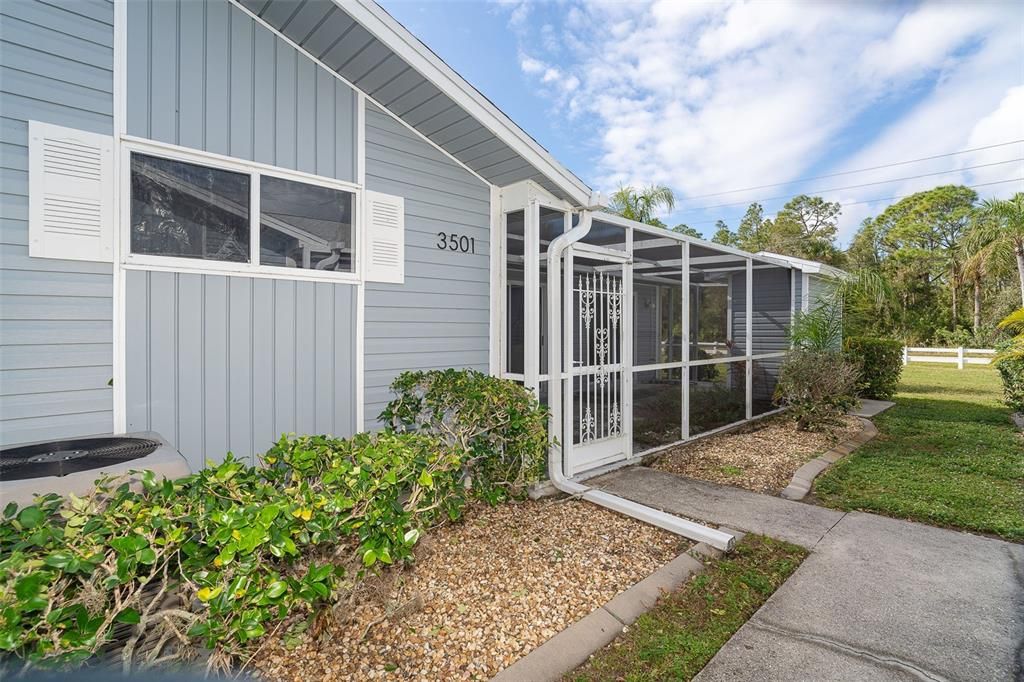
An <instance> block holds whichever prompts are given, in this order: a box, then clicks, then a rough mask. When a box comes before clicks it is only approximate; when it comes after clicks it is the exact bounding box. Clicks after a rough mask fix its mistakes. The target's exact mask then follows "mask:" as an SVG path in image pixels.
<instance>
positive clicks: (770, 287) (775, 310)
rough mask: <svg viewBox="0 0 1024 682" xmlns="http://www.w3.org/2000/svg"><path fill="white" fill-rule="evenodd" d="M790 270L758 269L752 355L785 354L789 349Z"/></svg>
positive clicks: (755, 272)
mask: <svg viewBox="0 0 1024 682" xmlns="http://www.w3.org/2000/svg"><path fill="white" fill-rule="evenodd" d="M789 273H790V271H789V270H788V269H786V268H770V269H763V270H754V287H753V289H754V319H753V351H752V353H751V354H752V355H761V354H764V353H781V352H784V351H786V350H788V349H789V321H790V316H791V315H792V310H791V308H790V294H791V288H790V287H791V285H790V282H789ZM745 293H746V292H744V295H745ZM734 295H735V290H734Z"/></svg>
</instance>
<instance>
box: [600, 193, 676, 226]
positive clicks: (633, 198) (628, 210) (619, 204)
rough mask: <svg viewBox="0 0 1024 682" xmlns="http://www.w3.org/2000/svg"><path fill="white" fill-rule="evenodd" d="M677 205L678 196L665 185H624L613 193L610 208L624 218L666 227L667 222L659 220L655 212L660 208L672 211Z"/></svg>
mask: <svg viewBox="0 0 1024 682" xmlns="http://www.w3.org/2000/svg"><path fill="white" fill-rule="evenodd" d="M675 207H676V197H675V195H674V194H673V193H672V190H671V189H670V188H668V187H666V186H665V185H650V186H648V187H643V188H641V189H640V190H636V189H634V188H633V187H628V186H623V187H619V189H618V190H616V191H615V193H614V194H612V196H611V203H609V205H608V210H609V211H611V212H612V213H617V214H619V215H620V216H622V217H623V218H629V219H630V220H636V221H637V222H641V223H647V224H648V225H657V226H658V227H665V223H663V222H661V221H660V220H658V218H657V216H655V215H654V214H655V212H657V211H658V209H662V208H663V209H665V210H667V211H671V210H672V209H674V208H675Z"/></svg>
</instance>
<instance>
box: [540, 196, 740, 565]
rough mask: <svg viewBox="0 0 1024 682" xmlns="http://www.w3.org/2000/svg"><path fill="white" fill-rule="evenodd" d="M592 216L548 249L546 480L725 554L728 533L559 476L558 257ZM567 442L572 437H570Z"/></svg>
mask: <svg viewBox="0 0 1024 682" xmlns="http://www.w3.org/2000/svg"><path fill="white" fill-rule="evenodd" d="M592 220H593V216H592V214H591V212H590V211H587V210H584V211H582V213H581V214H580V223H579V225H577V226H576V227H574V228H572V229H571V230H569V231H568V232H565V233H563V234H561V235H559V236H558V237H556V238H555V239H554V240H553V241H552V242H551V244H549V245H548V311H549V313H548V377H549V378H550V380H549V381H548V403H549V405H550V408H551V420H550V422H549V428H550V435H551V436H553V437H554V438H553V440H555V441H557V442H554V443H552V445H551V446H550V447H549V448H548V478H549V479H550V480H551V483H552V485H554V486H555V488H557V489H558V490H560V491H562V492H564V493H567V494H569V495H574V496H577V497H582V498H583V499H584V500H587V501H588V502H593V503H594V504H596V505H598V506H601V507H606V508H608V509H611V510H613V511H617V512H619V513H620V514H625V515H626V516H631V517H633V518H635V519H639V520H641V521H644V522H646V523H650V524H652V525H654V526H658V527H659V528H664V529H665V530H668V531H671V532H673V533H676V534H677V535H682V536H683V537H686V538H690V539H691V540H697V541H698V542H706V543H707V544H709V545H711V546H712V547H715V548H717V549H721V550H725V551H729V550H731V549H732V548H733V544H734V543H735V542H736V538H735V537H734V536H732V535H730V534H729V533H723V532H722V531H719V530H715V529H714V528H708V527H707V526H703V525H701V524H699V523H694V522H693V521H687V520H685V519H681V518H679V517H678V516H673V515H672V514H666V513H665V512H663V511H659V510H657V509H654V508H652V507H647V506H645V505H642V504H638V503H636V502H633V501H631V500H627V499H624V498H622V497H618V496H617V495H612V494H610V493H607V492H604V491H603V490H597V489H595V488H591V487H590V486H586V485H583V484H582V483H577V482H576V481H573V480H571V479H569V478H566V476H565V475H564V473H563V462H562V446H561V445H560V444H561V443H562V442H564V439H563V437H564V434H563V433H562V432H561V431H562V428H561V427H562V381H563V377H562V374H563V370H562V324H563V320H562V315H556V314H555V311H558V310H561V309H562V306H561V301H560V300H559V298H558V297H559V294H560V292H561V286H559V280H558V278H559V277H560V276H561V275H562V253H563V252H564V251H565V249H566V248H567V247H568V246H569V245H570V244H573V243H575V242H577V241H579V240H580V239H582V238H583V237H584V236H585V235H586V234H587V233H588V232H590V225H591V222H592ZM624 304H625V305H632V302H631V301H626V302H624ZM565 314H572V313H571V311H564V312H563V315H565ZM568 437H569V438H571V437H572V435H571V434H570V435H569V436H568Z"/></svg>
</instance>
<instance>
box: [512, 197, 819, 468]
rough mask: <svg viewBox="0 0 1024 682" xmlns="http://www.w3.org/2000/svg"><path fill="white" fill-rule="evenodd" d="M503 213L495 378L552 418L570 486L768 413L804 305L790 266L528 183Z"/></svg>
mask: <svg viewBox="0 0 1024 682" xmlns="http://www.w3.org/2000/svg"><path fill="white" fill-rule="evenodd" d="M502 211H503V221H502V224H503V229H504V240H503V262H504V268H503V271H502V283H501V284H502V288H503V289H504V291H505V296H504V300H503V306H502V311H501V317H502V336H501V352H502V358H503V367H502V372H503V375H504V376H506V377H508V378H511V379H514V380H517V381H520V382H523V383H524V384H525V385H526V386H528V387H530V388H531V389H534V390H535V391H536V392H537V394H538V396H539V397H540V399H541V401H542V402H545V403H546V404H548V405H549V407H550V408H551V410H552V415H553V418H552V435H553V436H554V437H555V438H557V439H558V441H559V443H560V447H561V448H562V454H563V457H562V461H563V463H564V468H565V474H566V475H567V476H576V477H580V476H586V475H588V474H592V473H594V472H599V471H601V470H604V469H607V468H608V467H610V466H614V465H617V464H620V463H623V462H628V461H630V460H633V459H635V458H637V457H639V456H640V455H643V454H645V453H650V452H653V451H656V450H658V449H661V448H664V447H667V446H670V445H673V444H676V443H680V442H683V441H686V440H689V439H693V438H697V437H700V436H703V435H707V434H709V433H713V432H715V431H717V430H721V429H724V428H727V427H729V426H732V425H734V424H736V423H738V422H742V421H745V420H748V419H753V418H757V417H760V416H763V415H765V414H768V413H770V412H772V411H774V410H775V409H776V408H775V406H774V404H773V402H772V396H773V393H774V390H775V383H776V380H777V377H778V371H779V367H780V365H781V363H782V360H783V358H784V356H785V354H786V352H787V350H788V348H789V341H788V329H789V325H790V321H791V319H792V315H793V309H794V308H793V302H794V301H796V300H799V297H798V292H797V291H796V287H797V286H798V285H799V284H798V283H799V277H797V276H794V271H793V270H792V269H791V267H790V265H789V264H788V263H786V262H783V261H780V260H776V259H772V258H770V257H765V256H757V255H754V254H750V253H745V252H742V251H739V250H737V249H732V248H729V247H725V246H721V245H718V244H712V243H710V242H706V241H703V240H698V239H693V238H690V237H686V236H683V235H681V234H678V233H674V232H671V231H669V230H665V229H662V228H657V227H651V226H648V225H643V224H641V223H637V222H634V221H630V220H626V219H624V218H621V217H619V216H615V215H610V214H607V213H603V212H599V211H573V210H571V209H570V207H568V206H567V205H564V204H563V203H562V202H560V201H559V200H558V199H556V198H554V197H551V196H549V195H547V194H546V193H545V192H543V190H541V189H540V188H536V187H531V186H530V185H529V184H526V185H524V186H519V187H516V188H512V189H510V190H508V191H505V192H503V195H502ZM797 274H799V273H797ZM552 311H555V312H556V313H557V314H556V315H552V314H551V313H552ZM552 381H557V382H559V385H558V388H559V389H560V390H558V391H554V392H552V390H551V388H552V386H551V382H552ZM552 403H555V404H552Z"/></svg>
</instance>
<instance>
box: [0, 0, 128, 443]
mask: <svg viewBox="0 0 1024 682" xmlns="http://www.w3.org/2000/svg"><path fill="white" fill-rule="evenodd" d="M113 23H114V7H113V3H108V2H90V3H84V2H82V3H43V2H36V1H35V0H5V1H4V2H0V64H2V67H0V446H2V445H10V444H12V443H22V442H26V441H33V440H42V439H48V438H63V437H73V436H82V435H89V434H95V433H109V432H110V431H111V429H112V428H113V389H112V388H111V387H110V385H109V382H110V380H111V378H112V377H113V369H112V365H113V331H112V330H113V326H112V317H113V299H112V297H113V275H112V267H111V265H110V264H109V263H89V262H85V261H66V260H51V259H40V258H30V257H29V255H28V239H29V237H28V121H30V120H36V121H43V122H45V123H52V124H54V125H61V126H67V127H70V128H77V129H80V130H86V131H89V132H93V133H99V134H103V135H111V134H113V130H114V123H113V108H114V100H113V94H112V92H113V84H114V78H113V64H114V56H113V44H114V31H113Z"/></svg>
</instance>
